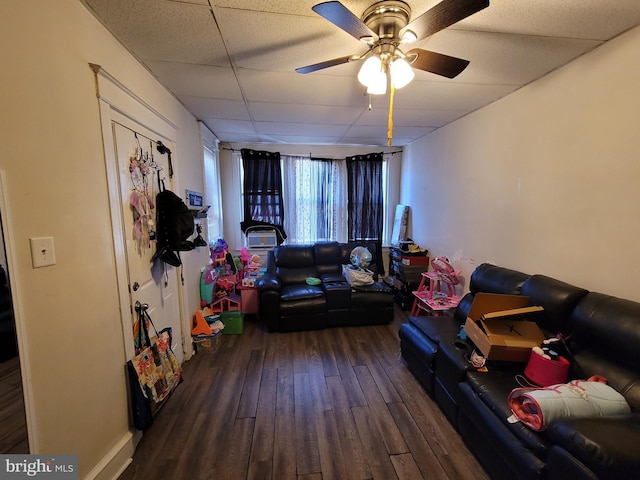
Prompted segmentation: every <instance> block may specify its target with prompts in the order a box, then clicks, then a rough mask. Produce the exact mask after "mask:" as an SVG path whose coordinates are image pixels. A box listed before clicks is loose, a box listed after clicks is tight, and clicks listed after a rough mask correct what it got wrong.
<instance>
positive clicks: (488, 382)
mask: <svg viewBox="0 0 640 480" xmlns="http://www.w3.org/2000/svg"><path fill="white" fill-rule="evenodd" d="M489 368H490V371H489V372H486V373H483V372H475V371H470V372H468V373H467V384H468V385H469V386H470V387H471V389H472V390H473V391H474V392H475V393H476V395H477V396H478V397H479V398H480V400H481V401H482V402H483V403H484V404H485V405H486V406H487V407H488V408H489V410H490V411H491V413H492V414H493V415H495V417H496V418H495V421H496V422H500V423H501V424H503V425H504V426H505V427H507V429H508V430H510V431H511V433H512V434H513V435H515V436H516V437H517V438H518V439H519V440H520V441H521V442H522V443H523V444H524V445H526V446H527V447H528V448H529V449H530V450H531V451H533V452H535V453H536V455H538V456H543V455H545V454H546V451H547V448H548V441H547V440H546V437H545V436H544V434H540V433H537V432H533V431H532V430H531V429H529V428H528V427H527V426H525V425H524V424H522V423H513V424H511V423H509V422H508V421H507V418H509V417H510V416H511V414H512V412H511V408H510V407H509V402H508V396H509V393H510V392H511V391H512V390H513V389H514V388H517V387H519V386H520V385H519V384H518V382H517V381H516V375H518V374H521V373H522V371H521V370H522V365H520V368H518V367H517V364H514V363H508V362H504V364H501V366H500V369H492V368H491V366H490V367H489ZM458 403H461V406H462V403H466V405H465V408H467V415H471V414H472V413H471V410H469V407H470V405H469V404H468V402H466V401H465V400H463V399H460V400H459V402H458ZM472 410H475V411H484V409H483V408H480V407H479V406H478V405H474V406H473V408H472Z"/></svg>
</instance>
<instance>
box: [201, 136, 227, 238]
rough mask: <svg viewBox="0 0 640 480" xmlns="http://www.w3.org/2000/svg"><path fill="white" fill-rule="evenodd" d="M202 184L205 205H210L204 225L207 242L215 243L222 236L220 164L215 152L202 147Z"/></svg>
mask: <svg viewBox="0 0 640 480" xmlns="http://www.w3.org/2000/svg"><path fill="white" fill-rule="evenodd" d="M204 184H205V204H206V205H210V208H209V211H208V212H207V218H206V220H204V221H203V223H204V224H205V225H206V235H207V239H208V240H209V241H215V240H216V239H217V238H218V237H221V236H222V228H223V227H222V220H223V218H222V193H221V189H220V163H219V160H218V155H217V152H215V151H213V150H210V149H209V148H207V147H204Z"/></svg>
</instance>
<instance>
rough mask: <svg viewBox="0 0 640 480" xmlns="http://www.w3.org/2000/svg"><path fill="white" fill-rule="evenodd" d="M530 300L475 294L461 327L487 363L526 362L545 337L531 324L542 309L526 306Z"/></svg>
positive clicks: (522, 297)
mask: <svg viewBox="0 0 640 480" xmlns="http://www.w3.org/2000/svg"><path fill="white" fill-rule="evenodd" d="M528 304H529V297H524V296H521V295H500V294H494V293H477V294H476V295H475V297H474V299H473V303H472V304H471V309H470V310H469V316H468V317H467V321H466V322H465V324H464V331H465V333H466V334H467V337H468V338H469V339H470V340H471V341H472V342H473V343H474V344H475V346H476V347H477V348H478V350H480V352H482V354H483V355H484V356H485V358H487V359H489V360H506V361H511V362H526V361H528V360H529V356H530V354H531V349H532V348H533V347H535V346H539V345H540V344H541V343H542V341H543V340H544V339H545V337H544V334H543V333H542V331H541V330H540V328H539V327H538V325H536V323H535V322H534V321H528V320H524V318H527V316H529V318H532V319H533V318H534V317H535V314H536V313H538V312H540V311H542V307H538V306H528Z"/></svg>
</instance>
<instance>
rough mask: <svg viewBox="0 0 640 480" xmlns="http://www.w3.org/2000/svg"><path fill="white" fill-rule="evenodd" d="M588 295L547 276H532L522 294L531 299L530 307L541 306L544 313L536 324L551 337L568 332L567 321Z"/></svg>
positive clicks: (525, 284) (537, 319)
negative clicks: (577, 305) (578, 304)
mask: <svg viewBox="0 0 640 480" xmlns="http://www.w3.org/2000/svg"><path fill="white" fill-rule="evenodd" d="M587 293H588V291H587V290H585V289H584V288H579V287H574V286H573V285H570V284H568V283H565V282H561V281H560V280H556V279H554V278H551V277H547V276H545V275H532V276H531V277H529V278H528V279H527V280H526V281H525V282H524V284H523V285H522V290H521V294H522V295H525V296H527V297H529V304H530V305H540V306H541V307H543V308H544V311H543V312H541V313H540V314H539V315H537V316H536V323H537V324H538V325H539V326H540V328H542V330H543V331H546V332H547V333H548V334H550V335H555V334H556V333H558V332H566V331H567V325H566V323H567V320H568V319H569V317H570V315H571V311H572V310H573V309H574V307H575V306H576V304H577V303H578V302H579V301H580V300H581V299H582V297H584V296H585V295H586V294H587Z"/></svg>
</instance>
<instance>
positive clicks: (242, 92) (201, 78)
mask: <svg viewBox="0 0 640 480" xmlns="http://www.w3.org/2000/svg"><path fill="white" fill-rule="evenodd" d="M79 1H81V2H82V3H83V4H84V5H85V6H86V7H87V8H88V10H89V11H90V12H91V13H92V14H93V15H95V17H96V18H97V19H98V20H99V21H100V22H101V23H102V24H103V25H105V27H106V28H107V29H109V31H111V32H112V34H113V35H114V36H115V37H116V38H117V39H118V40H119V41H120V42H121V43H122V44H123V45H124V46H125V47H126V48H127V49H128V50H129V51H130V52H131V53H132V54H133V55H134V56H135V57H136V58H138V59H139V60H140V61H141V62H142V63H143V64H144V65H145V66H146V67H147V68H148V69H149V70H150V71H151V72H152V73H153V75H154V76H155V77H156V78H157V79H158V80H159V81H160V82H161V83H162V84H163V85H164V86H165V87H166V88H167V89H168V90H170V91H171V92H172V93H173V94H174V95H175V96H176V97H177V98H178V99H179V100H180V101H181V102H182V103H183V104H184V105H185V107H186V108H187V109H188V110H189V111H190V112H191V113H192V114H193V115H194V116H195V117H196V118H198V119H200V120H202V121H203V122H204V123H205V124H206V125H207V126H208V128H209V129H211V131H212V132H213V133H214V134H215V135H216V136H217V137H218V138H219V139H220V140H222V141H228V142H234V143H294V144H308V145H322V144H327V145H337V144H344V145H347V144H348V145H367V146H372V145H373V146H377V145H379V146H383V145H387V136H388V132H387V121H388V117H389V99H390V98H389V93H387V94H386V95H382V96H379V95H372V96H371V97H370V96H369V95H367V94H366V90H365V87H363V86H362V85H360V83H359V82H358V80H357V79H356V76H357V73H358V71H359V68H360V66H361V64H362V62H361V61H360V62H358V61H356V62H348V63H344V64H342V65H338V66H334V67H331V68H326V69H323V70H319V71H316V72H314V73H309V74H304V75H303V74H298V73H296V72H295V69H296V68H298V67H302V66H305V65H310V64H313V63H318V62H322V61H326V60H329V59H333V58H340V57H343V56H348V55H353V54H358V55H359V54H363V53H364V52H366V51H367V49H368V47H367V45H366V44H364V43H362V42H360V41H358V40H357V39H356V38H354V37H352V36H351V35H349V34H348V33H347V32H346V31H344V30H342V29H340V28H338V27H337V26H335V25H333V24H332V23H331V22H329V21H328V20H327V19H325V18H323V17H322V16H320V15H318V14H316V13H315V12H314V11H313V10H312V7H313V6H314V5H315V4H316V3H319V2H317V1H315V0H79ZM447 1H450V0H447ZM341 3H342V5H344V7H345V8H346V9H348V10H349V11H350V12H352V13H353V15H354V16H356V17H358V18H359V17H361V15H362V13H363V12H364V11H365V10H366V9H367V8H368V7H369V6H370V5H372V4H373V3H375V2H374V1H371V0H344V1H343V2H341ZM406 3H407V4H408V5H409V7H410V9H411V20H413V19H415V18H417V17H419V16H420V15H422V14H423V13H425V12H427V11H428V10H429V9H431V8H432V7H434V6H435V5H437V4H438V3H439V0H427V1H412V0H407V1H406ZM637 25H640V2H639V1H638V0H612V1H609V2H603V1H602V0H536V1H535V2H532V1H531V0H490V6H489V7H488V8H485V9H483V10H481V11H479V12H477V13H475V14H473V15H470V16H468V17H466V18H464V19H463V20H460V21H459V22H457V23H454V24H453V25H451V26H449V27H448V28H445V29H443V30H441V31H439V32H436V33H435V34H434V35H431V36H428V37H427V38H425V39H421V40H419V41H418V42H415V43H414V44H408V45H404V46H401V48H402V49H403V50H405V51H408V50H409V49H411V48H416V47H417V48H421V49H425V50H431V51H435V52H439V53H443V54H445V55H451V56H455V57H459V58H462V59H465V60H469V61H470V64H469V66H468V68H466V69H465V70H464V71H463V72H462V73H461V74H460V75H458V76H457V77H456V78H453V79H449V78H445V77H441V76H438V75H435V74H433V73H428V72H425V71H422V70H418V69H414V70H415V73H416V75H415V78H414V80H413V81H412V82H411V83H410V84H409V85H407V86H406V87H404V88H402V89H399V90H397V91H396V92H395V95H394V108H393V112H392V114H393V123H394V130H393V144H394V145H396V146H402V145H406V144H408V143H410V142H412V141H414V140H415V139H417V138H420V137H422V136H424V135H426V134H428V133H429V132H431V131H433V130H435V129H437V128H440V127H442V126H444V125H446V124H447V123H450V122H452V121H455V120H456V119H458V118H461V117H462V116H464V115H466V114H468V113H469V112H472V111H474V110H477V109H479V108H482V107H484V106H486V105H488V104H490V103H492V102H495V101H497V100H499V99H500V98H502V97H504V96H506V95H509V94H510V93H512V92H514V91H515V90H517V89H519V88H521V87H522V86H524V85H527V84H528V83H531V82H532V81H535V80H537V79H539V78H541V77H543V76H544V75H546V74H548V73H549V72H552V71H554V70H556V69H558V68H560V67H561V66H563V65H565V64H566V63H568V62H570V61H572V60H573V59H575V58H577V57H579V56H580V55H583V54H584V53H586V52H588V51H590V50H592V49H594V48H596V47H598V46H599V45H601V44H602V43H604V42H606V41H607V40H609V39H611V38H613V37H615V36H617V35H619V34H621V33H622V32H624V31H626V30H628V29H630V28H633V27H636V26H637ZM369 105H371V107H370V108H369Z"/></svg>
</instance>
